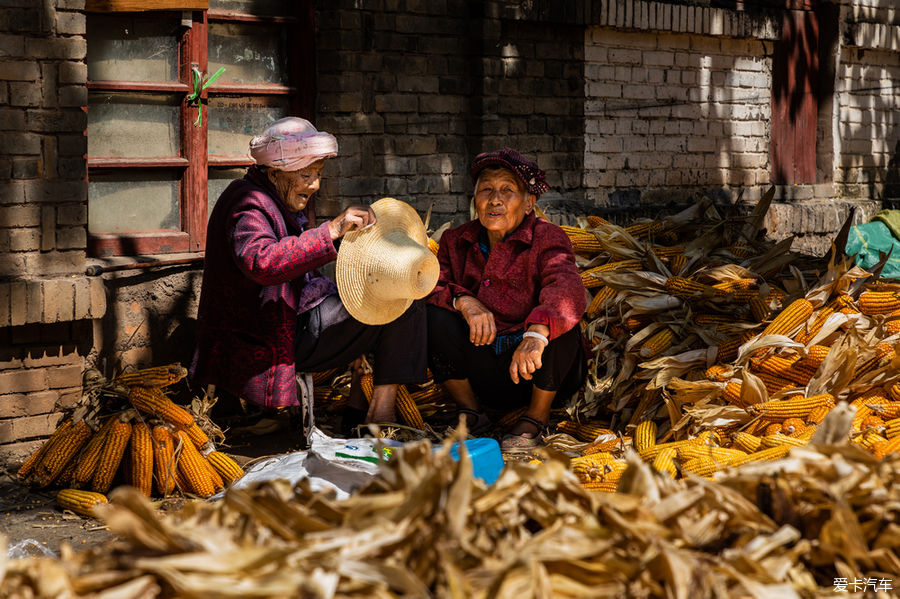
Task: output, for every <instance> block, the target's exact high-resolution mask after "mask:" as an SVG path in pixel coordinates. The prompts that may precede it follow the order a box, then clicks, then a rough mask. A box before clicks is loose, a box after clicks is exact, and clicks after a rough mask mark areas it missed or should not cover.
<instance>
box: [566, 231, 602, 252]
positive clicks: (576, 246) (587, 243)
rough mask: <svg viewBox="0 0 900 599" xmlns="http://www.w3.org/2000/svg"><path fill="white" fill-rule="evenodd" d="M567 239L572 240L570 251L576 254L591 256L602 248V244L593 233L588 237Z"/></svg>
mask: <svg viewBox="0 0 900 599" xmlns="http://www.w3.org/2000/svg"><path fill="white" fill-rule="evenodd" d="M569 240H570V241H571V242H572V251H573V252H575V253H576V254H582V255H587V256H592V255H594V254H597V253H599V252H601V251H602V250H603V246H602V245H600V242H599V241H597V238H596V237H594V236H593V235H591V236H590V237H570V238H569Z"/></svg>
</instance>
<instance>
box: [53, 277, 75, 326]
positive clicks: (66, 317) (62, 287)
mask: <svg viewBox="0 0 900 599" xmlns="http://www.w3.org/2000/svg"><path fill="white" fill-rule="evenodd" d="M58 289H59V302H58V303H57V310H58V312H57V314H58V318H59V320H60V321H62V322H68V321H70V320H73V319H74V317H75V281H74V280H73V279H71V278H66V279H59V284H58Z"/></svg>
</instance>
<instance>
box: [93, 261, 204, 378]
mask: <svg viewBox="0 0 900 599" xmlns="http://www.w3.org/2000/svg"><path fill="white" fill-rule="evenodd" d="M202 276H203V272H202V270H198V269H196V267H191V266H173V267H169V268H166V269H163V270H158V271H146V272H140V273H139V274H135V275H131V276H123V277H114V278H109V279H106V280H105V284H106V289H107V306H108V309H107V313H106V316H105V317H104V318H103V320H102V325H101V337H102V338H101V340H99V346H100V348H101V349H100V351H99V353H98V355H97V356H96V358H97V361H98V367H99V368H100V369H101V370H104V374H105V375H107V376H108V375H111V374H112V372H113V370H121V369H122V368H123V367H124V366H126V365H132V366H138V367H144V366H155V365H160V364H168V363H171V362H179V363H180V364H182V365H184V366H188V365H189V364H190V361H191V357H192V354H193V349H194V334H195V330H196V317H195V314H194V312H195V310H196V301H195V296H198V295H199V288H200V287H199V284H200V280H201V278H202Z"/></svg>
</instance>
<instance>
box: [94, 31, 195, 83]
mask: <svg viewBox="0 0 900 599" xmlns="http://www.w3.org/2000/svg"><path fill="white" fill-rule="evenodd" d="M180 24H181V21H180V19H179V18H176V17H169V16H168V15H165V16H156V17H154V19H153V20H146V19H144V18H139V17H130V16H123V15H102V14H88V16H87V39H88V45H87V64H88V79H91V80H94V81H97V80H119V81H175V80H177V79H178V37H179V35H180V32H179V27H180Z"/></svg>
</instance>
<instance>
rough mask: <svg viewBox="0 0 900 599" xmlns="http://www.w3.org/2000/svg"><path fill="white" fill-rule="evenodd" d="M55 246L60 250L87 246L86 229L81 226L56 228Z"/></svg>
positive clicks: (81, 248)
mask: <svg viewBox="0 0 900 599" xmlns="http://www.w3.org/2000/svg"><path fill="white" fill-rule="evenodd" d="M56 247H57V248H59V249H61V250H73V249H80V250H84V249H86V248H87V231H86V230H85V229H84V228H82V227H65V228H58V229H57V230H56Z"/></svg>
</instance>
